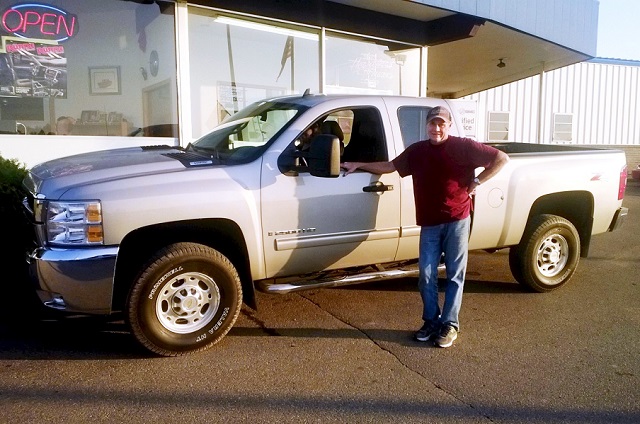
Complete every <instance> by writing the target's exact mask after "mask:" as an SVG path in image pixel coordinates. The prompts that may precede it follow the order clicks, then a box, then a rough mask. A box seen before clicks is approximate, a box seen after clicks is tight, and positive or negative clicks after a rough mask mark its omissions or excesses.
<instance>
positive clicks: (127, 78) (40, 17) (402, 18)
mask: <svg viewBox="0 0 640 424" xmlns="http://www.w3.org/2000/svg"><path fill="white" fill-rule="evenodd" d="M0 14H1V15H2V19H0V39H1V43H0V155H2V156H3V157H6V158H16V159H18V160H20V161H22V162H24V163H25V164H27V165H28V166H30V165H34V164H35V163H38V162H41V161H43V160H47V159H50V158H53V157H58V156H64V155H69V154H74V153H79V152H84V151H89V150H102V149H108V148H117V147H126V146H138V145H149V144H170V145H186V144H187V143H189V142H190V141H192V140H194V139H196V138H198V137H200V136H202V135H203V134H205V133H206V132H208V131H209V130H210V129H211V128H212V127H213V126H214V125H216V124H218V123H219V122H220V121H221V119H223V118H224V117H225V116H227V114H230V113H233V112H235V111H236V110H238V109H239V108H240V107H242V106H244V105H246V104H248V103H250V102H253V101H255V100H258V99H261V98H264V97H268V96H276V95H283V94H292V93H302V92H304V91H305V90H306V89H307V88H309V89H311V91H312V92H314V93H333V92H341V93H385V94H400V95H410V96H425V95H430V96H436V97H449V98H461V97H463V96H467V95H470V94H472V93H476V92H479V91H482V90H486V89H489V88H492V87H496V86H499V85H502V84H507V83H511V82H512V81H517V80H521V79H523V78H528V77H531V76H533V75H537V74H539V73H540V72H545V73H549V72H551V71H553V70H555V69H559V68H562V67H565V66H567V65H572V64H575V63H579V62H582V61H584V60H587V59H590V58H591V57H593V55H594V54H595V48H596V31H595V30H594V29H595V28H597V21H598V1H597V0H562V1H537V0H518V1H513V0H464V1H462V0H192V1H189V2H187V1H185V0H175V1H172V0H47V1H46V3H39V2H37V1H35V2H34V1H27V0H3V1H2V3H1V4H0ZM502 63H504V64H506V66H504V67H502V66H500V67H498V66H496V65H498V64H502ZM69 124H72V125H69ZM528 131H530V130H528ZM132 135H135V137H132Z"/></svg>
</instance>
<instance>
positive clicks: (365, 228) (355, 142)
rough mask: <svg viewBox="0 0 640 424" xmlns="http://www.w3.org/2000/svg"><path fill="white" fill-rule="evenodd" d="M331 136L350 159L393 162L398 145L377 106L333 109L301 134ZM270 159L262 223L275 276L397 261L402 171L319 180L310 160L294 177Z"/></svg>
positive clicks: (286, 154)
mask: <svg viewBox="0 0 640 424" xmlns="http://www.w3.org/2000/svg"><path fill="white" fill-rule="evenodd" d="M307 130H308V131H307ZM326 131H330V132H331V133H333V134H334V135H337V136H338V138H342V141H343V144H344V152H343V160H349V161H355V160H360V161H376V160H387V159H388V158H389V155H390V152H389V150H388V145H390V144H391V143H387V136H388V134H387V132H386V130H385V127H384V125H383V122H382V116H381V114H380V110H379V109H378V108H377V107H373V106H368V107H352V108H342V109H340V110H334V111H331V112H329V113H327V114H324V115H323V116H319V117H318V118H317V119H315V120H314V122H313V123H312V124H311V125H309V126H308V127H307V128H305V129H304V130H303V131H302V133H301V135H302V134H304V133H305V132H307V134H312V133H314V132H326ZM336 133H342V134H336ZM303 137H304V136H303ZM303 141H304V140H301V142H303ZM295 148H296V147H295V146H294V145H293V144H292V145H291V146H290V147H289V149H295ZM290 157H291V150H288V151H287V150H285V151H284V152H282V153H280V154H279V157H278V158H277V160H278V161H282V160H290ZM264 159H265V160H264V163H263V167H262V225H263V240H264V250H265V265H266V274H267V275H268V276H269V277H273V276H286V275H297V274H302V273H309V272H315V271H321V270H328V269H337V268H344V267H351V266H360V265H368V264H372V263H381V262H388V261H392V260H394V258H395V255H396V250H397V246H398V238H399V231H400V190H399V188H400V187H399V176H398V174H397V173H392V174H386V175H372V174H370V173H367V172H355V173H353V174H350V175H348V176H346V177H342V176H341V177H338V178H320V177H314V176H312V175H311V174H310V173H309V172H307V170H306V168H305V166H304V159H302V163H301V164H300V167H299V168H297V170H295V171H293V172H288V173H287V174H285V173H283V172H282V167H281V166H280V167H279V166H277V165H276V164H275V163H274V161H275V160H276V158H271V157H269V155H266V156H265V158H264ZM296 174H297V175H296Z"/></svg>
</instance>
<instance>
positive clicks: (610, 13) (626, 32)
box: [596, 0, 640, 60]
mask: <svg viewBox="0 0 640 424" xmlns="http://www.w3.org/2000/svg"><path fill="white" fill-rule="evenodd" d="M639 18H640V0H600V11H599V14H598V46H597V52H596V54H597V56H598V57H603V58H609V59H628V60H640V25H639V24H638V19H639Z"/></svg>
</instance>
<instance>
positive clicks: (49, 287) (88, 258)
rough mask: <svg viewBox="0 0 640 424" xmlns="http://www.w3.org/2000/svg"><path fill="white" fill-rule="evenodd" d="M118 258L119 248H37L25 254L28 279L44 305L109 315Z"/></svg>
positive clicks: (70, 310) (71, 310)
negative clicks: (27, 265)
mask: <svg viewBox="0 0 640 424" xmlns="http://www.w3.org/2000/svg"><path fill="white" fill-rule="evenodd" d="M117 255H118V247H98V248H89V249H54V248H37V249H35V250H34V251H33V252H31V253H30V254H28V255H27V263H28V264H29V276H30V278H31V280H32V281H33V283H34V284H35V286H36V291H37V293H38V296H39V297H40V300H41V301H42V303H43V304H44V305H45V306H48V307H51V308H54V309H58V310H63V311H69V312H80V313H88V314H109V313H111V305H112V297H113V281H114V275H115V265H116V257H117Z"/></svg>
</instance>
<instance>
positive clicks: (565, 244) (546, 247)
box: [509, 215, 580, 293]
mask: <svg viewBox="0 0 640 424" xmlns="http://www.w3.org/2000/svg"><path fill="white" fill-rule="evenodd" d="M579 260H580V236H579V235H578V231H577V230H576V228H575V227H574V226H573V224H571V222H570V221H568V220H567V219H565V218H562V217H560V216H556V215H539V216H536V217H534V218H533V219H532V220H531V222H530V223H529V224H528V225H527V228H526V229H525V232H524V235H523V236H522V241H521V242H520V244H519V245H518V246H514V247H512V248H511V250H510V252H509V266H510V267H511V273H512V274H513V276H514V278H515V279H516V281H518V282H519V283H521V284H524V285H525V286H527V287H529V288H531V289H532V290H534V291H537V292H541V293H542V292H548V291H551V290H555V289H558V288H560V287H562V286H563V285H564V284H566V283H567V282H568V281H569V279H570V278H571V276H573V273H574V272H575V270H576V268H577V266H578V261H579Z"/></svg>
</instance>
